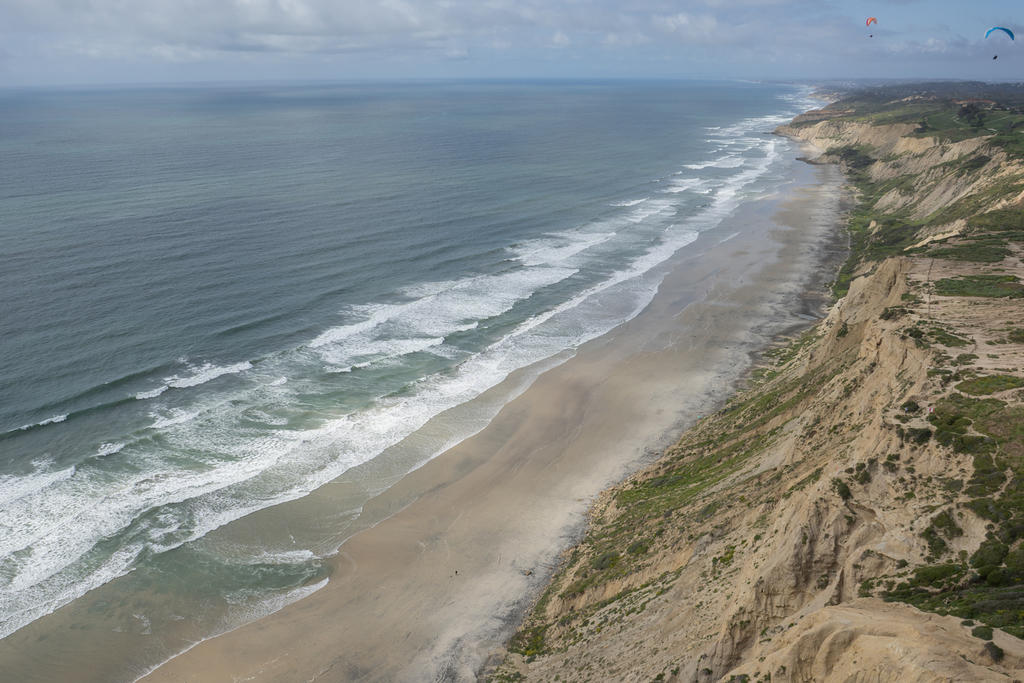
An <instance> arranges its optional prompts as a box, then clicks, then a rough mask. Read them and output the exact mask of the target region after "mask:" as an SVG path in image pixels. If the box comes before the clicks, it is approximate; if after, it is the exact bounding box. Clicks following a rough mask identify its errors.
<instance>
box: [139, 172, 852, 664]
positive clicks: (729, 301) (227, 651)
mask: <svg viewBox="0 0 1024 683" xmlns="http://www.w3.org/2000/svg"><path fill="white" fill-rule="evenodd" d="M797 175H798V178H797V182H796V183H795V184H794V185H793V186H792V187H791V189H790V190H789V191H788V192H787V195H786V196H785V197H782V198H774V199H767V200H761V201H757V202H750V203H747V204H745V205H744V206H743V207H742V208H741V209H740V210H739V211H737V212H736V214H734V216H732V217H731V218H730V219H729V220H727V221H726V223H725V224H723V225H722V226H720V227H719V228H716V229H715V230H713V231H709V232H707V233H704V234H703V235H702V236H701V237H700V238H699V239H698V241H697V242H695V243H694V244H692V245H690V246H689V247H687V248H686V249H684V250H683V253H682V254H679V255H677V257H676V258H675V260H674V263H673V264H672V270H671V272H670V274H669V275H668V276H667V277H666V279H665V280H664V282H663V283H662V286H661V288H660V290H659V293H658V295H657V296H656V297H655V299H654V301H653V302H652V303H651V304H650V305H649V306H648V307H647V308H646V309H645V310H644V311H643V312H642V313H641V314H640V315H639V316H637V317H636V318H635V319H633V320H632V321H631V322H629V323H627V324H625V325H623V326H621V327H619V328H617V329H615V330H614V331H612V332H611V333H609V334H608V335H606V336H604V337H602V338H600V339H597V340H594V341H593V342H590V343H588V344H586V345H584V346H583V347H581V349H580V350H579V352H578V353H577V354H576V355H575V357H573V358H571V359H570V360H569V361H567V362H566V363H564V364H562V365H560V366H558V367H556V368H554V369H552V370H549V371H547V372H546V373H544V374H542V375H541V376H540V377H539V378H538V379H537V380H536V382H535V383H534V384H533V385H532V386H531V387H530V388H529V389H528V390H527V391H526V392H525V393H524V394H522V395H521V396H520V397H519V398H517V399H515V400H513V401H511V402H510V403H509V404H508V405H506V406H505V407H504V408H503V409H502V410H501V412H500V413H499V414H498V415H497V417H496V418H495V419H494V420H493V421H492V422H491V424H490V425H489V426H488V427H487V428H486V429H484V430H483V431H482V432H480V433H479V434H477V435H476V436H474V437H472V438H470V439H468V440H466V441H464V442H463V443H461V444H459V445H458V446H456V447H454V448H452V449H450V450H449V451H447V452H446V453H444V454H442V455H441V456H439V457H438V458H436V459H434V460H433V461H431V462H429V463H427V464H426V465H424V466H423V467H422V468H420V469H419V470H417V471H415V472H413V473H411V474H409V475H408V476H406V477H405V478H404V479H403V480H402V481H401V482H399V483H398V484H397V485H396V486H395V487H394V488H392V489H390V490H388V491H386V492H385V493H383V494H381V495H380V496H378V497H377V498H376V499H374V500H373V501H371V503H370V504H368V505H367V507H366V511H365V514H367V515H377V516H380V515H381V511H382V510H384V511H389V512H390V511H392V510H394V509H398V511H397V512H396V513H395V514H393V515H391V516H390V517H387V518H386V519H384V520H383V521H381V522H380V523H378V524H376V526H373V527H372V528H369V529H366V530H364V531H362V532H360V533H358V534H357V535H355V536H354V537H352V538H350V539H349V540H348V541H346V542H345V543H344V545H343V546H342V547H341V549H340V550H339V552H338V555H337V556H336V557H335V558H333V559H332V567H331V569H332V572H331V579H330V582H329V584H328V585H327V586H326V587H325V588H323V589H321V590H320V591H318V592H317V593H315V594H313V595H312V596H310V597H308V598H306V599H304V600H300V601H299V602H296V603H294V604H292V605H290V606H288V607H286V608H285V609H283V610H281V611H280V612H278V613H276V614H273V615H271V616H269V617H267V618H264V619H262V620H260V621H257V622H254V623H252V624H249V625H247V626H244V627H242V628H239V629H237V630H235V631H232V632H230V633H228V634H225V635H223V636H220V637H218V638H214V639H212V640H208V641H206V642H203V643H201V644H199V645H197V646H196V647H194V648H193V649H191V650H189V651H188V652H186V653H184V654H182V655H180V656H179V657H177V658H175V659H172V660H171V661H169V662H167V663H165V664H164V665H163V666H161V667H159V668H158V669H157V670H156V671H154V672H152V673H151V674H150V675H149V676H147V677H145V678H144V679H143V680H145V681H147V682H156V681H175V682H177V681H228V680H245V681H312V680H317V681H344V680H388V681H392V680H409V681H423V680H472V679H474V678H475V675H476V672H477V671H478V670H479V668H480V667H481V666H482V665H483V664H484V663H485V662H486V661H487V659H488V657H489V656H490V655H491V654H492V653H493V652H494V651H495V649H496V648H497V647H498V646H499V645H500V644H501V643H502V642H503V641H504V640H505V639H506V638H507V637H508V636H509V635H510V634H511V633H512V631H513V630H514V628H515V626H516V624H517V622H518V619H519V618H520V617H521V615H522V613H523V610H524V609H525V608H526V607H527V606H528V603H529V600H530V599H531V598H532V597H535V596H536V594H537V592H538V591H539V590H540V589H541V588H542V587H543V585H544V584H545V583H546V580H547V578H548V576H549V575H550V573H551V571H552V570H553V568H554V566H555V564H556V563H557V561H558V556H559V553H560V551H561V550H562V549H563V548H565V547H566V546H567V545H569V544H571V543H572V541H573V540H574V539H576V538H578V536H579V533H580V531H581V529H582V525H583V523H584V520H585V514H586V511H587V508H588V504H589V502H590V501H591V500H592V499H593V497H594V496H595V495H596V494H597V493H598V492H599V491H601V490H602V489H603V488H605V487H607V486H608V485H609V484H610V483H612V482H614V481H617V480H619V479H621V478H622V477H623V476H625V475H626V474H627V473H628V472H630V471H632V470H633V469H635V468H636V467H638V466H639V465H641V464H643V463H644V462H647V461H649V460H650V458H651V457H652V456H651V454H652V453H656V452H658V450H660V448H661V447H662V446H663V445H664V444H665V443H666V440H667V439H668V438H670V437H671V436H672V435H674V434H678V432H679V430H680V429H681V428H682V427H684V426H685V425H686V424H688V423H689V422H691V421H692V420H694V419H695V418H697V417H698V416H699V415H700V414H702V413H704V412H707V411H710V410H712V409H713V408H714V406H715V405H716V404H717V403H718V402H719V401H721V400H723V399H724V398H725V397H726V396H727V395H728V393H729V392H730V390H731V388H732V386H733V384H734V382H735V381H736V380H737V379H738V378H739V377H740V375H741V373H742V372H743V371H744V370H745V369H746V368H747V367H749V363H750V356H751V353H752V352H754V351H755V350H757V349H758V348H761V347H763V345H764V344H765V343H766V341H767V340H768V339H770V338H771V337H772V336H774V335H777V334H778V333H780V332H782V331H784V330H786V329H787V328H792V327H793V326H795V325H798V324H800V322H801V320H803V319H806V318H808V317H809V314H815V313H817V312H818V310H819V309H820V304H821V303H822V300H821V299H818V300H815V298H814V297H813V296H811V297H808V296H807V295H806V293H807V292H808V291H820V288H821V285H822V284H823V283H822V279H823V278H822V273H825V272H828V270H827V268H825V267H823V263H827V262H831V263H834V262H835V251H836V250H835V242H836V235H837V232H838V231H837V229H836V224H837V216H838V211H839V185H840V182H841V177H840V175H839V172H838V170H837V169H835V168H834V167H811V166H798V167H797ZM736 232H739V233H740V234H739V235H737V236H735V237H733V238H732V239H728V240H725V238H726V237H727V236H729V235H732V234H733V233H736ZM723 240H724V241H723ZM825 279H827V278H825ZM410 501H411V502H410Z"/></svg>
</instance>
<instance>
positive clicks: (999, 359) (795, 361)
mask: <svg viewBox="0 0 1024 683" xmlns="http://www.w3.org/2000/svg"><path fill="white" fill-rule="evenodd" d="M913 106H914V109H913V110H912V111H911V112H909V113H908V112H907V111H905V110H906V106H905V105H904V104H901V103H891V104H890V105H889V106H885V107H877V106H873V107H872V109H871V111H870V112H869V113H865V112H864V111H863V109H862V108H861V107H860V105H859V103H858V102H857V101H856V100H855V99H854V100H853V101H844V102H841V103H839V104H837V105H835V106H834V107H832V108H830V109H827V110H825V111H824V113H820V114H818V115H816V113H814V112H812V113H809V114H808V115H806V116H803V117H800V118H799V119H798V120H797V121H795V122H794V124H793V125H791V126H787V127H784V128H782V129H780V132H781V133H783V134H785V135H789V136H792V137H795V138H799V139H802V140H805V141H807V142H812V143H814V145H816V146H817V147H818V148H820V149H822V150H824V151H825V153H824V154H823V155H822V157H821V158H820V161H821V162H824V163H841V164H843V166H844V168H845V169H846V170H847V171H848V173H849V176H850V178H851V182H853V183H854V184H855V185H856V187H857V189H858V191H859V193H860V204H859V206H858V207H857V208H856V209H855V210H854V211H853V212H852V213H851V215H850V219H849V221H850V224H849V230H850V234H851V242H852V246H853V253H852V256H851V260H850V262H849V263H848V264H847V265H846V266H845V267H844V271H843V273H841V274H840V277H839V279H838V280H837V285H836V290H837V293H838V294H841V295H842V297H841V298H839V299H838V301H837V302H836V303H835V305H834V306H833V307H832V308H831V310H830V312H829V314H828V316H827V317H826V318H825V319H824V320H822V321H821V322H819V323H818V324H817V325H815V326H814V327H812V328H811V329H809V330H808V331H806V332H805V333H804V334H803V335H802V336H800V337H799V338H797V339H792V340H787V341H786V342H785V343H780V344H779V345H778V347H777V348H774V349H771V350H769V352H767V353H766V354H765V357H764V359H763V363H762V366H761V367H760V368H758V369H757V370H756V371H755V372H754V374H753V377H752V378H751V380H750V386H749V387H748V388H747V389H746V390H745V391H744V392H742V393H740V394H739V395H737V396H736V397H734V399H733V400H731V401H730V402H729V403H728V404H727V405H726V406H725V407H724V408H723V409H722V410H720V411H719V412H718V413H716V414H715V415H712V416H709V417H707V418H704V419H703V420H702V421H701V422H699V423H698V424H697V425H696V426H695V427H693V428H692V429H691V430H689V431H688V432H687V433H686V434H684V435H683V437H682V438H681V440H680V441H679V442H678V443H677V444H676V445H675V446H673V447H672V448H670V449H669V450H668V451H667V452H666V453H665V455H664V457H663V458H662V459H661V460H659V461H658V462H657V463H656V464H654V465H653V466H651V467H650V468H648V469H647V470H645V471H643V472H640V473H638V474H636V475H634V476H633V477H631V478H630V479H629V480H628V481H626V482H625V483H624V484H622V485H621V486H619V487H617V488H615V489H614V490H611V491H608V492H606V493H605V494H604V495H603V496H602V498H601V499H600V501H599V502H598V503H597V505H596V506H595V507H594V509H593V511H592V519H591V526H590V530H589V532H588V534H587V536H586V538H585V539H584V541H583V542H582V543H581V544H580V545H579V546H577V547H576V548H574V549H572V550H571V551H570V553H568V554H567V557H566V560H565V566H564V567H563V568H562V569H561V570H560V571H559V572H558V573H557V574H556V576H555V577H554V579H553V581H552V583H551V585H550V586H549V588H548V590H547V591H546V592H545V594H544V595H543V596H542V597H541V598H540V600H539V601H538V603H537V605H536V607H535V609H534V611H533V613H532V615H531V616H530V617H529V618H528V619H527V621H526V623H525V624H524V626H523V629H522V630H521V631H520V632H519V633H518V634H517V635H516V637H515V638H514V639H513V640H512V642H511V643H510V647H509V650H510V652H509V654H508V656H507V657H506V658H505V661H504V662H503V663H502V664H501V665H500V666H499V667H497V668H495V669H493V670H491V671H489V672H486V676H487V677H489V678H491V679H492V680H562V681H565V680H572V681H575V680H581V681H582V680H592V681H603V680H622V681H634V680H635V681H651V680H659V681H717V680H724V681H730V680H737V681H744V680H755V681H756V680H772V681H819V680H844V681H845V680H865V681H866V680H871V681H942V680H993V681H998V680H1016V679H1024V641H1022V640H1019V639H1018V637H1020V636H1024V546H1022V545H1021V543H1022V540H1021V539H1024V389H1021V388H1020V387H1024V284H1022V282H1021V279H1022V277H1024V261H1022V258H1024V211H1022V210H1021V200H1022V197H1024V195H1022V192H1024V165H1022V164H1021V162H1020V161H1019V159H1020V156H1021V155H1020V150H1019V149H1018V148H1017V147H1016V146H1015V142H1014V141H1015V139H1016V138H1014V137H1013V136H1014V135H1016V133H1014V131H1015V128H1016V123H1015V121H1016V119H1014V118H1013V117H1017V119H1020V121H1021V123H1022V124H1024V116H1022V115H1019V114H1014V113H1013V112H998V114H999V115H1000V116H1002V115H1003V114H1005V116H1006V117H1008V122H1007V123H1006V125H1007V126H1010V127H1009V128H1008V130H1009V132H1001V131H1003V128H997V129H996V131H995V132H993V131H992V129H991V128H982V127H980V126H967V125H966V124H964V123H963V122H962V121H961V120H960V119H959V118H957V116H956V114H950V112H951V111H952V112H956V108H955V106H954V105H951V104H949V103H942V102H938V103H937V102H934V101H928V102H921V103H914V105H913ZM961 111H962V110H961ZM991 115H992V116H994V115H995V113H992V114H991ZM901 118H903V119H907V118H911V119H913V121H906V120H900V119H901ZM919 119H920V120H919ZM988 120H990V121H992V120H994V119H992V118H989V119H988ZM929 122H931V123H932V125H939V124H941V125H940V126H939V128H938V129H935V130H930V129H929ZM947 123H948V124H949V126H952V127H951V128H950V127H946V128H942V127H941V126H944V125H946V124H947ZM994 125H999V124H994Z"/></svg>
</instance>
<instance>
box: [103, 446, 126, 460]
mask: <svg viewBox="0 0 1024 683" xmlns="http://www.w3.org/2000/svg"><path fill="white" fill-rule="evenodd" d="M124 446H125V445H124V444H123V443H101V444H100V447H99V448H97V449H96V457H97V458H102V457H104V456H107V455H113V454H114V453H120V452H121V449H122V448H124Z"/></svg>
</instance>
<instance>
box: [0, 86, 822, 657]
mask: <svg viewBox="0 0 1024 683" xmlns="http://www.w3.org/2000/svg"><path fill="white" fill-rule="evenodd" d="M808 92H809V91H808V90H807V89H806V88H802V87H798V86H793V85H782V84H761V83H686V82H613V83H600V82H582V83H567V82H559V83H416V84H390V85H367V84H348V85H305V86H287V87H284V86H282V87H276V86H217V87H214V86H209V87H178V88H159V89H158V88H132V89H119V90H103V89H88V90H22V91H3V92H0V159H2V161H3V163H2V164H0V244H2V247H0V387H2V393H0V637H4V636H10V635H11V634H15V633H16V632H18V631H19V630H20V629H24V628H25V627H26V626H27V625H29V624H33V622H37V623H35V624H34V626H35V628H37V629H39V632H40V633H41V634H45V632H46V629H45V627H44V626H43V625H42V624H43V623H44V622H45V617H46V615H49V614H51V613H53V612H55V610H59V609H60V608H62V607H64V606H65V605H69V604H70V605H71V606H70V607H68V608H67V609H73V608H74V606H75V605H79V604H80V605H81V606H80V608H79V610H78V611H77V612H75V614H76V615H77V616H76V617H75V620H77V621H76V622H75V623H80V622H81V620H82V619H83V618H84V619H85V620H86V621H89V620H90V619H94V623H93V624H92V625H91V627H90V629H89V630H91V631H92V633H90V635H89V638H92V639H95V642H96V643H98V644H102V643H103V642H104V637H103V636H102V633H103V632H105V631H110V632H112V633H123V632H128V631H130V632H134V633H135V634H136V635H137V636H153V637H154V638H155V640H156V641H158V642H159V644H158V645H154V646H153V647H150V648H147V649H146V652H145V653H144V654H141V655H138V656H137V657H136V659H135V660H134V666H135V667H136V669H140V670H141V669H144V668H145V666H146V665H147V663H149V664H152V663H155V662H153V661H149V660H157V661H158V660H159V659H160V658H163V657H166V656H168V654H173V651H174V650H175V649H179V650H180V649H181V647H182V645H183V644H187V642H194V641H195V640H197V639H199V638H202V637H207V636H209V635H211V634H212V633H215V632H218V631H222V630H224V629H226V628H230V627H232V626H235V625H238V624H239V623H241V622H243V621H245V620H248V619H252V618H254V617H256V616H259V615H260V614H265V613H267V612H268V611H273V610H274V609H277V608H279V607H280V606H281V605H283V604H285V603H286V602H288V601H290V600H294V599H296V598H298V597H301V596H302V595H305V594H308V593H309V592H311V591H313V590H315V589H316V588H317V587H319V586H320V585H322V584H323V582H324V581H325V576H324V573H323V568H322V566H321V562H320V558H321V557H323V556H324V555H325V554H327V553H330V552H333V551H334V550H335V549H336V547H337V544H338V543H339V542H340V541H341V540H343V534H341V535H339V533H340V532H338V531H337V529H331V528H326V527H329V526H330V525H329V524H325V525H323V528H321V527H317V528H313V529H310V528H304V529H299V530H297V529H288V530H285V529H283V528H282V529H278V530H276V532H275V531H269V532H267V534H266V535H263V536H259V535H257V536H254V537H252V538H250V539H249V540H248V542H245V543H240V542H232V541H228V540H224V539H218V540H216V542H215V541H214V540H212V539H215V538H216V535H215V534H211V532H213V531H214V530H217V529H220V528H222V527H224V526H225V525H227V524H229V523H231V522H232V521H234V520H239V519H240V518H243V517H245V516H247V515H251V514H253V513H255V512H257V511H260V510H263V509H265V508H269V507H271V506H274V505H277V504H279V503H282V502H285V501H289V500H294V499H297V498H301V497H303V496H307V495H309V494H310V493H311V492H314V491H316V490H317V489H318V488H319V487H321V486H323V485H324V484H326V483H328V482H331V481H336V480H337V479H338V477H340V476H344V475H345V474H346V473H350V474H351V473H352V472H354V471H357V470H358V471H359V472H362V473H363V474H362V475H361V480H360V481H361V482H362V483H361V485H360V487H358V488H359V489H360V491H361V492H362V493H361V494H360V493H359V492H357V493H355V494H353V496H354V497H353V499H352V502H351V506H352V508H353V510H354V511H355V512H353V510H349V511H347V513H352V514H355V513H357V512H358V506H359V504H361V502H362V501H364V500H365V499H366V498H367V497H369V496H370V495H372V493H373V492H375V491H379V490H380V489H381V488H384V487H386V486H387V485H389V484H390V483H392V482H393V481H394V480H395V479H396V478H397V477H399V476H401V474H402V473H404V472H407V471H408V470H409V469H411V468H413V467H416V466H417V465H418V464H421V463H422V462H424V461H425V460H428V459H429V458H431V457H433V456H435V455H437V454H438V453H440V452H441V451H442V450H444V449H445V448H446V447H449V446H451V445H452V444H453V443H457V442H458V441H459V440H460V439H462V438H465V437H467V436H469V435H470V434H472V433H473V432H475V431H478V430H479V429H480V428H482V426H484V425H485V424H486V422H487V420H488V419H489V418H490V416H492V415H493V412H494V411H495V410H497V408H499V407H500V401H499V402H498V404H495V405H491V406H490V407H489V408H487V409H485V410H483V411H482V412H480V411H478V414H475V415H474V417H473V419H467V420H464V421H459V420H453V421H451V423H450V424H446V425H444V426H443V428H440V429H437V428H435V429H432V430H431V431H430V432H429V434H427V432H425V431H421V430H423V428H424V426H425V425H427V424H428V422H429V421H430V420H431V419H432V418H435V417H437V416H438V415H440V414H442V413H443V412H444V411H447V410H450V409H453V408H457V407H458V406H462V405H466V404H467V402H469V401H472V400H473V399H476V398H477V397H479V396H480V395H481V394H482V393H483V392H485V391H486V390H488V389H490V388H492V387H495V386H497V385H499V384H500V383H501V382H502V381H503V380H505V379H506V378H507V377H509V375H510V373H513V372H515V371H517V370H520V369H522V368H527V367H529V368H534V369H535V372H534V373H533V374H532V375H531V374H529V373H526V374H524V375H523V376H522V380H521V382H520V386H519V387H518V389H516V391H519V390H522V389H523V388H525V386H526V385H527V384H528V383H529V381H530V379H531V378H532V377H533V376H535V375H536V373H537V372H540V371H541V370H543V368H544V367H546V365H545V363H547V364H548V365H550V363H553V362H560V360H561V359H564V358H565V357H566V354H567V353H571V352H572V350H573V349H574V348H576V347H578V346H579V345H580V344H581V343H583V342H585V341H587V340H589V339H593V338H595V337H597V336H599V335H601V334H603V333H605V332H608V331H609V330H611V329H612V328H614V327H615V326H616V325H618V324H621V323H622V322H624V321H626V320H628V319H629V318H631V317H632V316H634V315H636V314H637V313H638V312H639V311H640V310H641V309H642V308H643V307H644V305H646V303H648V302H649V301H650V299H651V297H652V296H653V294H654V291H655V288H656V286H657V278H656V277H651V273H652V272H656V271H657V269H658V267H659V266H661V265H662V264H664V263H665V261H666V260H667V259H668V258H669V257H670V256H672V255H673V254H674V253H675V252H677V251H678V250H680V249H685V248H686V247H687V245H688V244H690V243H691V242H693V241H694V240H695V239H696V237H697V235H698V234H699V233H701V232H702V231H706V230H711V229H714V228H715V226H716V225H718V223H719V222H720V221H721V220H722V219H723V218H724V217H725V216H727V215H728V214H729V213H730V212H732V211H733V210H734V209H735V208H736V207H737V206H738V205H739V203H740V202H742V201H743V200H744V199H746V198H749V197H753V196H759V195H763V194H764V193H768V192H773V191H775V190H776V189H777V188H778V187H779V186H780V184H782V183H785V182H786V180H787V174H786V169H787V168H788V166H787V164H789V163H791V159H792V157H793V156H794V150H793V147H792V145H791V144H790V143H789V142H787V141H785V140H783V139H781V138H779V137H776V136H774V135H772V134H771V131H772V129H773V128H774V127H775V126H776V125H778V124H779V123H781V122H783V121H786V120H788V119H789V118H790V117H791V116H793V115H794V114H796V113H798V112H799V111H801V110H803V109H806V108H808V107H809V106H810V104H809V103H808V100H807V99H806V98H807V95H808ZM509 396H511V393H510V394H509ZM506 398H507V396H506ZM397 444H406V448H405V450H404V451H403V452H402V454H401V455H400V456H398V455H393V454H394V453H397V452H398V451H397V450H396V445H397ZM389 454H392V455H389ZM389 458H390V460H389ZM359 468H361V469H359ZM360 496H362V497H360ZM342 516H343V517H344V516H345V515H342ZM349 517H351V514H349ZM119 577H121V578H119ZM111 582H113V583H111ZM101 586H104V587H105V588H106V591H107V592H106V593H104V592H103V590H102V589H101V590H98V591H97V590H95V589H98V588H99V587H101ZM111 586H116V587H117V589H116V595H117V596H119V598H118V599H119V600H120V601H121V602H117V601H114V600H112V598H111V595H112V594H114V592H113V591H112V590H111ZM90 591H92V593H90ZM83 596H85V598H84V600H85V602H84V603H82V601H81V600H79V599H82V598H83ZM133 596H134V597H133ZM154 596H160V597H159V598H156V597H154ZM90 600H91V601H92V602H89V601H90ZM82 614H85V615H89V614H92V615H94V616H93V617H88V616H86V617H82V616H81V615H82ZM37 620H38V621H37ZM183 624H184V625H183ZM64 625H65V626H66V623H65V624H64ZM172 632H173V633H174V634H175V635H174V637H173V638H172V637H170V636H168V635H167V634H170V633H172ZM162 633H163V634H164V637H163V638H162V639H161V638H160V636H161V634H162ZM83 637H84V636H83ZM2 642H3V641H0V643H2ZM125 675H127V674H125Z"/></svg>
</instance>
